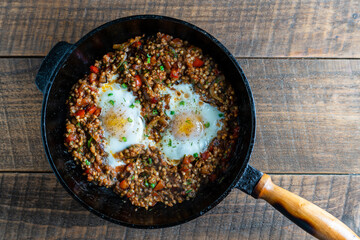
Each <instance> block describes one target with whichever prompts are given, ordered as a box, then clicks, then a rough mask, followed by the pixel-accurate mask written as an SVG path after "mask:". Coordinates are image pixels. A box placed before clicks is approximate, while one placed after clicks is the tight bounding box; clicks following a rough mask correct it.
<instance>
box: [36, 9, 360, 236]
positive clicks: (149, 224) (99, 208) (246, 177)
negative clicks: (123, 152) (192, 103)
mask: <svg viewBox="0 0 360 240" xmlns="http://www.w3.org/2000/svg"><path fill="white" fill-rule="evenodd" d="M157 32H163V33H167V34H170V35H172V36H175V37H179V38H181V39H184V40H188V41H189V42H190V43H192V44H193V45H195V46H199V47H200V48H202V49H203V50H204V52H205V53H207V54H209V55H211V56H212V57H213V58H214V59H215V60H216V62H217V63H219V65H220V69H221V70H222V71H223V72H224V74H225V77H226V79H227V80H228V81H229V82H230V83H231V84H232V85H233V87H234V89H235V90H236V95H237V96H238V97H239V110H240V114H239V115H240V118H239V123H240V127H241V130H240V136H239V139H238V142H237V147H236V151H235V153H234V155H233V157H232V159H231V161H230V167H229V168H228V169H227V171H226V172H225V173H224V175H223V176H222V177H221V178H219V179H218V180H217V181H215V182H214V183H211V184H208V185H207V186H205V187H204V188H202V189H201V190H200V191H199V192H198V194H197V196H196V197H195V198H194V199H192V200H190V201H185V202H184V203H181V204H177V205H175V206H174V207H171V208H170V207H164V205H162V204H157V205H155V207H154V208H153V209H152V211H146V210H145V209H143V208H136V207H134V206H133V205H131V204H130V203H129V201H127V200H126V199H124V198H120V197H119V196H118V195H116V194H114V193H113V192H112V190H110V189H106V188H104V187H98V186H96V185H94V184H92V183H89V182H87V181H86V179H85V178H84V176H83V175H82V174H81V173H82V171H81V170H80V168H79V167H78V166H76V164H75V163H74V161H73V160H72V158H71V155H70V154H69V153H68V152H67V151H66V149H65V147H64V144H63V142H64V137H63V134H64V132H65V118H66V112H67V107H66V105H65V101H66V99H67V97H68V95H69V92H70V88H71V86H72V85H73V84H74V83H75V82H76V81H77V80H78V79H79V78H81V77H82V76H83V75H84V74H85V73H88V69H89V66H90V65H92V64H93V63H94V61H95V59H99V58H101V57H102V56H103V55H104V54H105V53H107V52H109V51H111V49H112V45H113V44H114V43H121V42H124V41H127V40H128V39H129V38H131V37H134V36H137V35H142V34H146V35H147V36H149V35H153V34H156V33H157ZM36 85H37V86H38V88H39V89H40V90H41V91H42V92H43V94H44V100H43V107H42V113H41V131H42V139H43V143H44V148H45V153H46V156H47V158H48V160H49V163H50V165H51V167H52V169H53V171H54V173H55V175H56V177H57V178H58V180H59V182H60V183H61V184H62V185H63V187H64V188H65V189H66V190H67V191H68V192H69V193H70V195H71V196H73V197H74V198H75V199H76V200H77V201H79V202H80V203H81V204H82V205H83V206H84V207H85V208H87V209H88V210H89V211H90V212H93V213H95V214H96V215H98V216H100V217H101V218H104V219H106V220H109V221H111V222H114V223H118V224H121V225H125V226H129V227H136V228H162V227H169V226H174V225H178V224H181V223H185V222H187V221H190V220H192V219H194V218H196V217H198V216H201V215H203V214H204V213H205V212H207V211H209V210H210V209H212V208H213V207H215V206H216V205H217V204H218V203H219V202H220V201H221V200H223V199H224V198H225V197H226V196H227V195H228V194H229V192H230V191H231V190H232V189H233V188H239V189H241V190H242V191H244V192H245V193H247V194H251V195H252V196H254V197H256V198H258V197H260V198H263V199H265V200H266V201H268V202H270V203H271V204H272V205H273V206H274V207H275V208H277V209H278V210H279V211H281V212H282V213H283V214H284V215H285V216H287V217H288V218H290V219H291V220H292V221H294V222H295V223H296V224H298V225H299V226H300V227H302V228H303V229H305V230H306V231H308V232H309V233H311V234H313V235H314V236H317V237H319V238H327V239H329V238H330V237H333V238H334V239H335V238H336V239H342V238H341V237H343V239H346V238H344V237H347V238H350V237H351V236H352V237H353V238H354V239H355V238H356V237H355V233H353V232H352V231H351V230H350V229H349V228H348V227H346V226H345V225H344V224H343V223H341V222H340V221H339V220H337V219H336V218H334V217H333V216H331V215H330V214H328V213H326V212H325V211H324V210H321V209H320V208H318V207H316V206H315V205H313V204H311V203H309V202H307V201H306V200H304V199H301V198H300V197H298V196H296V195H294V194H291V193H290V192H287V191H286V190H284V189H281V188H279V187H277V186H276V185H274V184H272V183H271V181H270V178H269V176H268V175H266V174H263V173H262V172H260V171H258V170H256V169H255V168H253V167H251V166H250V165H248V161H249V159H250V155H251V151H252V149H253V145H254V141H255V106H254V100H253V96H252V93H251V89H250V86H249V83H248V81H247V79H246V77H245V75H244V73H243V71H242V69H241V68H240V66H239V64H238V63H237V61H236V60H235V58H234V57H233V56H232V55H231V53H230V52H229V51H228V50H227V49H226V48H225V47H224V46H223V45H222V44H221V43H220V42H219V41H218V40H216V39H215V38H214V37H213V36H211V35H210V34H208V33H207V32H205V31H204V30H202V29H200V28H198V27H196V26H194V25H192V24H189V23H187V22H184V21H181V20H177V19H173V18H169V17H164V16H154V15H141V16H132V17H126V18H121V19H117V20H115V21H112V22H109V23H106V24H104V25H102V26H100V27H98V28H96V29H95V30H93V31H91V32H90V33H88V34H87V35H85V36H84V37H83V38H81V39H80V40H79V41H78V42H77V43H75V44H69V43H66V42H59V43H57V44H56V45H55V46H54V47H53V49H52V50H51V51H50V53H49V54H48V55H47V56H46V57H45V59H44V61H43V63H42V65H41V67H40V69H39V72H38V74H37V76H36ZM220 179H221V181H220ZM284 199H285V200H286V201H284ZM335 223H336V224H335Z"/></svg>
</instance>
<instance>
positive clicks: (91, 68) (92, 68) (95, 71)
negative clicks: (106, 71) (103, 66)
mask: <svg viewBox="0 0 360 240" xmlns="http://www.w3.org/2000/svg"><path fill="white" fill-rule="evenodd" d="M90 71H91V72H93V73H96V74H98V73H99V69H98V68H97V67H95V66H94V65H92V66H90Z"/></svg>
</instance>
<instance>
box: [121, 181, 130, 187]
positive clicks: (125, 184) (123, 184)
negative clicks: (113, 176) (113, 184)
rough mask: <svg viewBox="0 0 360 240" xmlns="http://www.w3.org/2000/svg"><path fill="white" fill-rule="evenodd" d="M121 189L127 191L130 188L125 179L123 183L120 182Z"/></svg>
mask: <svg viewBox="0 0 360 240" xmlns="http://www.w3.org/2000/svg"><path fill="white" fill-rule="evenodd" d="M120 187H121V188H122V189H127V188H128V187H129V184H128V182H127V181H126V180H125V179H124V180H122V181H121V182H120Z"/></svg>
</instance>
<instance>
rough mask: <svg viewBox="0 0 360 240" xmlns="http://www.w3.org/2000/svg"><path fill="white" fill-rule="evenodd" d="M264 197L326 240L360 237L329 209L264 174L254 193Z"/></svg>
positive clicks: (315, 235)
mask: <svg viewBox="0 0 360 240" xmlns="http://www.w3.org/2000/svg"><path fill="white" fill-rule="evenodd" d="M251 195H252V196H253V197H255V198H256V199H263V200H265V201H266V202H268V203H269V204H270V205H271V206H273V207H274V208H275V209H277V210H278V211H279V212H281V213H282V214H283V215H284V216H286V217H287V218H288V219H290V220H291V221H292V222H293V223H295V224H296V225H298V226H299V227H301V228H302V229H304V231H306V232H308V233H309V234H311V235H313V236H314V237H316V238H318V239H322V240H350V239H352V240H360V238H359V237H358V236H357V234H356V233H355V232H354V231H353V230H351V229H350V228H349V227H348V226H346V225H345V224H344V223H343V222H341V221H340V220H339V219H337V218H336V217H334V216H333V215H332V214H330V213H329V212H327V211H325V210H324V209H322V208H320V207H319V206H317V205H315V204H314V203H311V202H309V201H308V200H306V199H304V198H302V197H300V196H299V195H296V194H294V193H292V192H290V191H288V190H286V189H284V188H282V187H279V186H278V185H276V184H274V183H273V181H272V180H271V177H270V176H269V175H268V174H264V175H263V176H262V177H261V179H260V180H259V182H258V184H257V185H256V187H255V189H254V191H253V192H252V193H251Z"/></svg>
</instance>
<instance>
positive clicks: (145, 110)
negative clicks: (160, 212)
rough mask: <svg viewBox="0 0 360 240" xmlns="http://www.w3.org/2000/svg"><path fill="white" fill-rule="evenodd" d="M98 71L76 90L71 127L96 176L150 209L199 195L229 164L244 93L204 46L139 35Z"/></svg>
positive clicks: (77, 149) (70, 136)
mask: <svg viewBox="0 0 360 240" xmlns="http://www.w3.org/2000/svg"><path fill="white" fill-rule="evenodd" d="M89 70H90V71H89V74H86V75H85V76H84V77H83V78H82V79H80V80H79V81H78V82H77V83H76V84H75V85H74V86H73V88H72V90H71V92H70V96H69V99H68V101H67V104H68V106H69V115H68V118H67V120H66V133H65V145H66V147H67V148H68V151H69V152H70V153H71V154H72V156H73V158H74V160H75V161H76V162H77V163H78V164H79V165H80V166H81V167H82V169H83V171H84V175H86V177H87V179H88V180H89V181H92V182H94V183H95V184H97V185H99V186H105V187H111V188H113V190H114V191H115V192H116V193H118V194H119V195H121V196H126V197H127V198H128V199H129V200H130V201H131V203H132V204H134V205H135V206H140V207H144V208H146V209H148V208H149V207H152V206H154V205H155V204H156V203H158V202H161V203H163V204H165V205H167V206H173V205H174V204H177V203H181V202H183V201H184V200H189V199H190V198H193V197H195V196H196V192H197V191H198V189H199V188H200V187H201V186H203V185H205V184H206V183H208V182H209V181H215V179H216V178H217V177H219V176H220V175H221V173H222V172H223V171H224V170H225V169H226V167H227V165H228V161H229V159H230V158H231V154H232V151H233V148H234V146H235V141H236V139H237V137H238V132H239V126H238V122H237V117H238V108H237V104H236V96H235V94H234V90H233V89H232V87H231V85H230V84H229V83H227V82H226V79H225V77H224V74H223V73H222V72H221V71H220V70H219V68H218V65H217V64H216V63H215V62H214V60H213V59H212V58H211V57H209V56H207V55H204V54H203V52H202V50H201V49H200V48H199V47H196V46H193V45H191V44H190V43H188V42H187V41H183V40H181V39H179V38H173V37H172V36H169V35H167V34H163V33H158V34H157V35H155V36H137V37H135V38H133V39H130V40H128V41H127V42H124V43H122V44H114V46H113V51H112V52H109V53H107V54H105V55H104V56H103V57H102V59H100V60H97V61H95V63H94V64H93V65H92V66H90V69H89ZM220 180H221V179H220Z"/></svg>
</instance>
